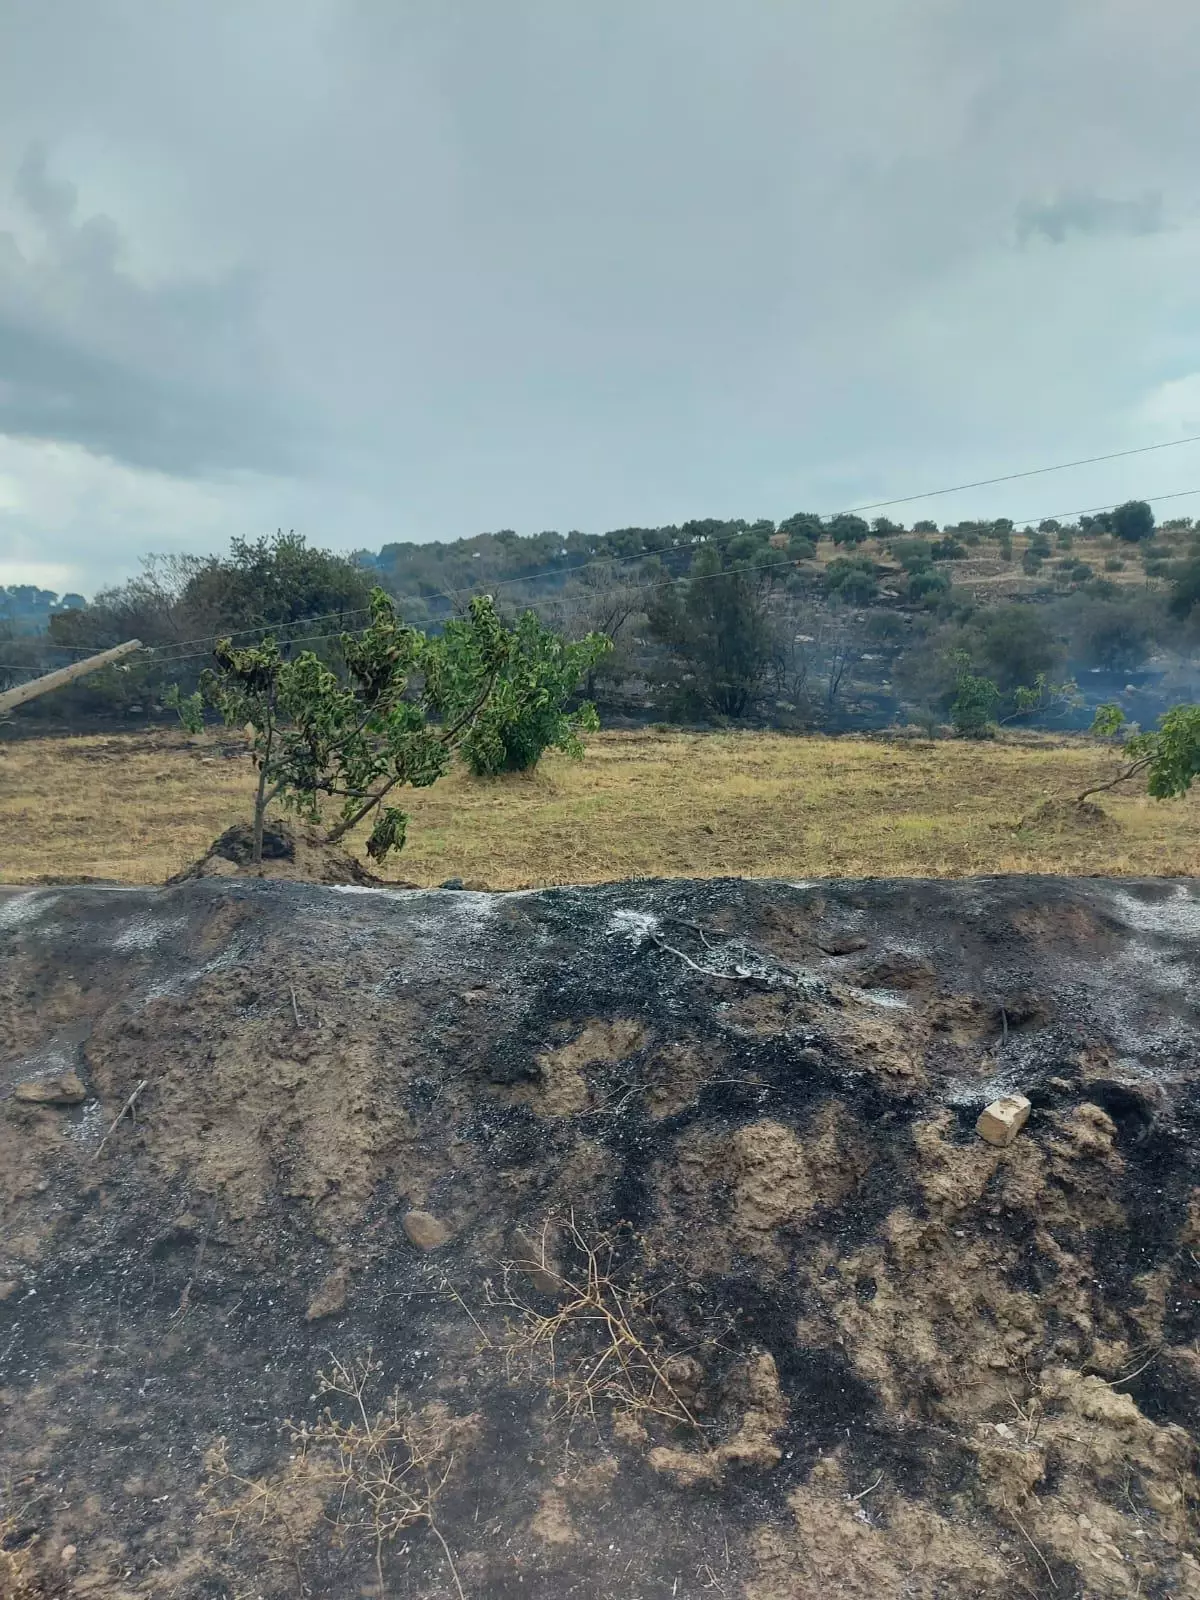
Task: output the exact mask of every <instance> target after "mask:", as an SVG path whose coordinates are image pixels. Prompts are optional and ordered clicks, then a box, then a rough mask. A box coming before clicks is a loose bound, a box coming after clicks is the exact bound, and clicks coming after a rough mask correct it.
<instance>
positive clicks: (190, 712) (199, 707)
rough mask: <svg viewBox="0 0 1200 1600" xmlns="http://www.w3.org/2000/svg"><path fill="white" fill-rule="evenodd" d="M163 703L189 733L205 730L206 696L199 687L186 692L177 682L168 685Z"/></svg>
mask: <svg viewBox="0 0 1200 1600" xmlns="http://www.w3.org/2000/svg"><path fill="white" fill-rule="evenodd" d="M163 705H165V706H166V708H167V710H168V711H173V712H174V713H175V715H176V716H177V717H178V718H179V725H180V727H181V728H183V729H184V730H185V731H186V732H188V733H203V732H204V696H203V695H202V694H201V693H200V691H199V689H197V690H196V691H195V692H194V693H193V694H184V693H183V691H182V690H181V689H180V687H179V685H178V684H177V683H171V684H168V685H167V692H166V694H164V695H163Z"/></svg>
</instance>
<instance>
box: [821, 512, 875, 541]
mask: <svg viewBox="0 0 1200 1600" xmlns="http://www.w3.org/2000/svg"><path fill="white" fill-rule="evenodd" d="M870 532H871V529H870V526H869V524H868V523H867V522H866V521H865V520H864V519H863V518H862V517H856V516H854V515H853V514H852V513H850V512H848V511H843V512H841V513H840V514H839V515H838V516H836V517H834V519H833V521H832V522H831V523H830V524H829V536H830V538H831V539H832V540H833V542H834V544H861V543H862V542H863V540H864V539H865V538H866V537H867V536H868V534H869V533H870Z"/></svg>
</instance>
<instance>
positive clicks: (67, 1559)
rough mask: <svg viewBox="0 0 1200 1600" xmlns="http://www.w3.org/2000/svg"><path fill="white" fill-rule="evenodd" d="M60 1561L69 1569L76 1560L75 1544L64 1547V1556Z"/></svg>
mask: <svg viewBox="0 0 1200 1600" xmlns="http://www.w3.org/2000/svg"><path fill="white" fill-rule="evenodd" d="M59 1559H60V1561H61V1562H62V1564H63V1566H64V1567H69V1566H70V1565H71V1563H72V1561H74V1559H75V1546H74V1545H73V1544H65V1545H63V1547H62V1554H61V1556H60V1557H59Z"/></svg>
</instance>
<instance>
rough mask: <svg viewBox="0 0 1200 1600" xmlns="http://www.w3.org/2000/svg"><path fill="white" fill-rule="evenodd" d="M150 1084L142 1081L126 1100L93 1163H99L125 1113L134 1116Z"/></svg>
mask: <svg viewBox="0 0 1200 1600" xmlns="http://www.w3.org/2000/svg"><path fill="white" fill-rule="evenodd" d="M149 1082H150V1079H149V1078H143V1079H142V1081H141V1082H140V1083H139V1084H138V1086H137V1088H136V1089H135V1090H134V1091H133V1093H132V1094H131V1095H130V1096H129V1099H128V1100H126V1102H125V1104H124V1105H123V1106H122V1107H121V1109H120V1111H118V1112H117V1114H116V1116H115V1117H114V1118H113V1119H112V1124H111V1126H110V1127H109V1130H108V1132H107V1133H106V1134H105V1135H104V1137H103V1139H101V1141H100V1143H99V1144H98V1145H97V1146H96V1153H95V1155H94V1156H93V1157H92V1160H93V1161H99V1159H100V1152H101V1151H102V1150H103V1149H104V1146H105V1145H106V1144H107V1143H108V1141H109V1140H110V1139H111V1138H112V1136H113V1134H114V1133H115V1132H116V1127H117V1123H118V1122H120V1120H121V1118H122V1117H123V1116H124V1115H125V1113H126V1112H129V1113H130V1114H131V1115H132V1113H133V1108H134V1106H135V1105H136V1104H137V1098H138V1095H140V1094H141V1092H142V1090H143V1089H144V1088H145V1087H146V1085H147V1084H148V1083H149Z"/></svg>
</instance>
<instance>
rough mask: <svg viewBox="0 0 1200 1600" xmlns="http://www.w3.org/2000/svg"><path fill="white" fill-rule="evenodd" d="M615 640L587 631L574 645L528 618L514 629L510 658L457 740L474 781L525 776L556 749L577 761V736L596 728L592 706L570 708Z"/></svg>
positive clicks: (579, 744)
mask: <svg viewBox="0 0 1200 1600" xmlns="http://www.w3.org/2000/svg"><path fill="white" fill-rule="evenodd" d="M611 649H612V641H611V640H610V639H606V638H605V637H604V635H603V634H600V633H590V634H588V636H587V638H586V639H580V640H577V641H575V642H573V643H568V641H567V640H565V639H563V638H560V637H559V635H558V634H555V633H551V632H550V630H549V629H548V628H545V627H543V626H542V624H541V622H540V621H539V620H538V617H537V614H536V613H535V612H533V611H527V612H525V614H524V616H522V617H521V618H520V620H519V621H518V622H517V625H516V627H515V628H514V629H513V631H512V636H511V644H510V648H509V652H508V655H507V658H506V660H505V663H504V665H503V667H502V668H501V669H500V673H499V675H498V677H497V679H496V685H495V688H494V689H493V691H492V694H491V697H490V698H489V700H488V702H487V705H486V706H485V707H484V708H483V710H482V711H480V713H479V715H478V716H477V717H476V719H475V721H474V723H473V725H472V727H471V728H470V730H469V731H468V733H467V735H466V737H465V738H464V739H463V742H462V754H463V756H464V758H465V760H466V763H467V766H468V767H469V768H470V769H471V771H472V772H473V773H474V774H475V776H476V777H494V776H495V775H496V774H497V773H501V772H528V771H530V770H531V769H532V768H533V767H535V766H536V765H537V763H538V761H539V760H540V759H541V757H542V755H543V753H544V752H545V751H546V750H548V749H549V748H550V747H551V746H553V747H554V748H555V749H557V750H562V751H564V752H565V753H566V754H567V755H570V756H582V754H583V744H582V741H581V740H580V737H579V736H580V734H581V733H584V732H595V730H596V729H597V728H598V727H599V726H600V719H599V717H598V716H597V715H596V708H595V706H594V705H593V704H592V703H591V702H590V701H584V702H583V704H582V705H580V706H578V707H576V709H575V710H573V711H568V710H567V702H568V701H569V700H570V697H571V696H572V695H573V694H574V693H575V691H576V690H577V689H578V687H579V685H580V683H581V682H582V680H583V679H584V678H585V677H586V675H587V674H588V673H589V672H590V671H591V669H592V668H593V667H594V666H595V664H596V662H597V661H599V660H600V658H601V656H603V655H604V654H605V653H606V652H607V651H609V650H611Z"/></svg>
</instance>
